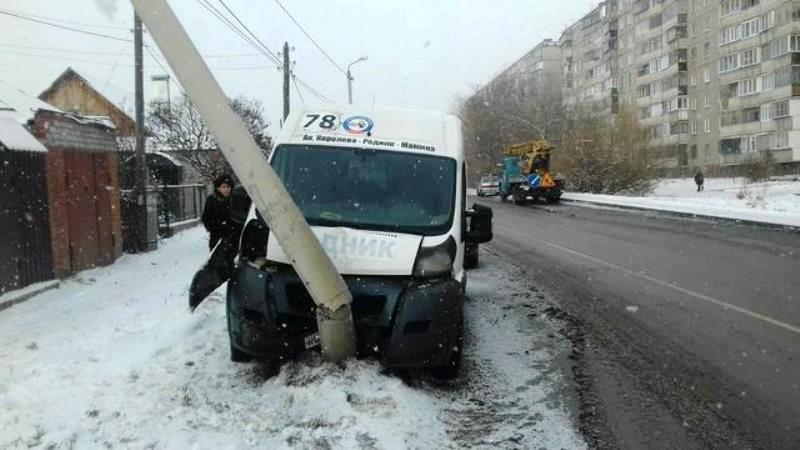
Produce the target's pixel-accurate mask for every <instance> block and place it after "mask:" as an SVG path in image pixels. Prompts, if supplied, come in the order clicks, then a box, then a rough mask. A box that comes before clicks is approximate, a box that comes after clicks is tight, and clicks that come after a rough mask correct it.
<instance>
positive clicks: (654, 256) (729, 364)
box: [477, 199, 800, 448]
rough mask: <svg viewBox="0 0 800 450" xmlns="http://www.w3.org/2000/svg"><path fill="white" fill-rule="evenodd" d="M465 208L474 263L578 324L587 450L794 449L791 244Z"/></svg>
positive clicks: (702, 225)
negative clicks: (545, 298) (480, 241)
mask: <svg viewBox="0 0 800 450" xmlns="http://www.w3.org/2000/svg"><path fill="white" fill-rule="evenodd" d="M477 201H479V202H481V203H484V204H487V205H489V206H492V207H493V209H494V231H495V235H494V240H493V241H492V242H491V243H489V244H487V245H486V249H487V250H488V251H490V252H494V253H497V254H499V255H501V256H503V257H505V258H508V260H510V261H512V262H513V263H515V264H516V265H517V266H519V270H520V273H519V276H524V277H528V278H529V279H531V280H532V281H533V282H534V283H535V284H536V285H539V286H541V287H542V288H544V289H546V290H547V291H548V292H549V293H550V294H551V296H552V297H553V298H555V299H556V301H557V302H558V304H559V306H560V307H561V308H562V309H563V310H564V314H566V315H569V316H570V317H571V318H573V319H574V322H575V323H576V328H577V331H576V333H575V336H573V338H574V340H575V346H576V355H577V357H576V360H577V362H576V366H575V368H574V372H575V373H576V376H578V378H579V379H578V383H580V384H582V387H583V389H584V391H585V392H584V394H585V395H584V398H583V401H584V405H583V408H584V413H582V415H581V417H582V419H583V421H584V431H585V433H586V434H587V435H589V437H590V440H592V443H593V444H594V446H595V447H600V448H603V447H607V448H616V447H621V448H643V447H647V448H692V447H694V448H700V447H702V448H797V446H798V445H800V234H797V233H790V232H785V231H776V230H766V229H758V228H751V227H744V226H737V225H730V224H718V223H714V222H710V221H697V220H688V219H676V218H670V217H665V216H660V215H656V214H645V213H637V212H623V211H616V210H606V209H595V208H587V207H579V206H571V205H559V206H546V205H538V206H514V205H511V204H505V203H501V202H499V200H498V199H480V200H477Z"/></svg>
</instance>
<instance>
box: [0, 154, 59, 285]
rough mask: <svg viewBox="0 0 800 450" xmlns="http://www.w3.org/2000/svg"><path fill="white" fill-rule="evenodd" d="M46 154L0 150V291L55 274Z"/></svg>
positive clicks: (42, 279)
mask: <svg viewBox="0 0 800 450" xmlns="http://www.w3.org/2000/svg"><path fill="white" fill-rule="evenodd" d="M45 158H46V153H38V152H18V151H10V150H2V151H0V236H2V239H0V294H3V293H4V292H6V291H10V290H14V289H19V288H21V287H24V286H27V285H29V284H31V283H36V282H39V281H44V280H50V279H52V278H53V277H54V273H53V256H52V247H51V246H50V243H51V241H50V216H49V206H48V201H47V200H48V199H47V180H46V179H45V173H46V170H45V164H46V160H45Z"/></svg>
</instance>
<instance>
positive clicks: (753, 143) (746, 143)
mask: <svg viewBox="0 0 800 450" xmlns="http://www.w3.org/2000/svg"><path fill="white" fill-rule="evenodd" d="M757 146H758V140H757V139H756V136H744V137H743V138H742V143H741V149H742V151H744V152H754V151H756V150H757V149H758V147H757Z"/></svg>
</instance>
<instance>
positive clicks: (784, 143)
mask: <svg viewBox="0 0 800 450" xmlns="http://www.w3.org/2000/svg"><path fill="white" fill-rule="evenodd" d="M787 147H789V132H788V131H779V132H777V133H775V148H787Z"/></svg>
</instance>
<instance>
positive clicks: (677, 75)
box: [617, 0, 690, 167]
mask: <svg viewBox="0 0 800 450" xmlns="http://www.w3.org/2000/svg"><path fill="white" fill-rule="evenodd" d="M617 13H618V19H617V20H618V22H621V23H623V24H624V25H623V26H622V30H621V32H620V39H621V41H622V43H621V49H620V59H621V61H620V63H619V64H620V67H621V71H620V73H621V77H622V82H621V86H622V90H623V91H624V94H623V95H624V97H625V99H626V107H627V106H628V105H629V106H630V108H631V109H633V110H634V111H635V113H636V114H637V117H638V118H639V121H640V123H641V124H642V125H643V126H644V127H646V128H647V130H648V132H649V134H650V138H651V148H652V154H653V155H654V156H655V157H656V158H657V159H658V160H659V161H660V163H661V165H662V166H664V167H677V166H680V165H686V164H687V159H688V157H689V135H690V120H689V115H690V112H689V111H690V101H689V50H688V47H689V45H688V5H687V0H635V1H625V0H621V1H619V3H618V8H617Z"/></svg>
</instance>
